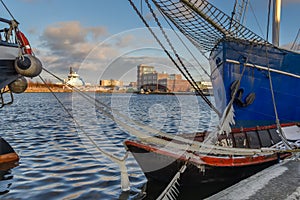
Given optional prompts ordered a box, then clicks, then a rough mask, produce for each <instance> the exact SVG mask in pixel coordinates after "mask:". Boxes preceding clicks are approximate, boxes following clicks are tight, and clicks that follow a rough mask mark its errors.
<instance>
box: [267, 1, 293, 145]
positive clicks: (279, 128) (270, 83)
mask: <svg viewBox="0 0 300 200" xmlns="http://www.w3.org/2000/svg"><path fill="white" fill-rule="evenodd" d="M271 3H272V1H271V0H269V6H268V23H267V36H266V41H268V39H269V29H270V17H271V16H270V15H271V14H270V13H271ZM265 47H266V59H267V68H268V78H269V85H270V91H271V97H272V103H273V109H274V114H275V123H276V126H277V131H278V134H279V136H280V138H281V140H282V142H283V143H284V145H285V146H286V148H287V149H292V147H291V145H290V144H289V142H288V141H287V139H286V137H285V136H284V133H283V130H282V128H281V125H280V121H279V117H278V112H277V104H276V100H275V94H274V89H273V81H272V75H271V69H270V62H269V53H268V44H267V42H266V43H265Z"/></svg>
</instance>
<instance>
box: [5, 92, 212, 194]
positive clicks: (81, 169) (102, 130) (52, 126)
mask: <svg viewBox="0 0 300 200" xmlns="http://www.w3.org/2000/svg"><path fill="white" fill-rule="evenodd" d="M56 95H57V98H58V99H59V100H60V101H61V103H62V104H63V106H62V105H61V104H60V103H59V102H58V101H57V99H56V98H55V97H54V96H53V95H52V94H51V93H25V94H20V95H15V102H14V104H13V105H11V106H6V107H4V108H2V109H1V110H0V115H1V119H2V122H1V124H0V127H1V129H0V130H1V137H3V138H4V139H5V140H7V141H8V142H9V143H10V144H11V146H12V147H13V148H14V149H15V151H16V152H17V153H18V154H19V156H20V161H19V164H18V165H17V166H15V167H14V168H12V169H9V170H4V169H0V199H31V200H32V199H142V198H144V199H152V198H155V197H153V195H152V194H149V193H148V194H147V193H145V187H146V183H147V180H146V178H145V176H144V175H143V173H142V171H141V169H140V168H139V166H138V164H137V163H136V161H135V160H134V159H133V157H132V156H131V155H129V157H128V158H127V159H126V166H127V169H128V174H129V179H130V183H131V188H130V191H128V192H122V190H121V188H120V181H121V179H120V169H119V166H118V165H117V164H116V163H114V162H113V161H111V160H110V159H109V158H107V157H106V156H105V155H103V154H101V153H100V152H99V149H97V148H96V147H95V144H96V145H97V147H98V148H101V149H102V150H104V151H106V152H108V153H110V154H113V155H115V156H117V157H119V158H122V157H124V155H125V153H126V150H125V148H124V145H123V142H124V141H125V140H126V139H137V138H136V137H135V136H134V135H132V134H131V133H130V132H128V131H127V130H125V129H124V127H122V126H121V125H120V124H118V123H115V122H114V121H113V120H111V119H110V118H109V115H108V114H107V112H108V113H109V114H111V116H113V117H114V118H116V119H119V118H122V117H120V114H121V116H123V117H124V116H126V117H127V118H128V119H132V120H135V121H137V122H139V123H143V124H146V125H148V126H150V127H152V128H156V129H158V130H160V131H164V132H168V133H170V134H178V133H191V134H192V133H195V132H197V131H204V130H208V129H213V125H215V124H216V115H215V114H214V113H212V112H211V111H210V109H209V108H208V107H207V106H206V105H205V104H204V103H203V102H202V100H201V99H200V98H199V97H196V96H194V95H137V94H93V93H91V94H89V95H91V96H95V97H96V99H97V100H98V101H100V102H104V103H105V104H107V105H109V106H110V107H112V108H113V109H114V111H112V112H111V111H109V109H107V108H103V106H101V104H97V103H95V102H94V103H93V102H92V103H88V102H87V101H86V100H85V99H83V98H82V97H81V96H80V95H78V94H77V93H57V94H56ZM64 108H66V109H67V111H66V110H64ZM105 109H106V110H105ZM71 116H72V117H71ZM128 119H127V120H128ZM133 126H134V125H133ZM135 126H139V125H137V124H135ZM135 128H137V129H140V127H135ZM87 136H88V137H87ZM91 140H92V141H91ZM196 199H197V198H196Z"/></svg>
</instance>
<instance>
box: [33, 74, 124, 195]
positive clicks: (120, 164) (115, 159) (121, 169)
mask: <svg viewBox="0 0 300 200" xmlns="http://www.w3.org/2000/svg"><path fill="white" fill-rule="evenodd" d="M39 78H40V79H41V80H42V82H43V83H44V84H45V85H46V86H47V88H48V90H49V91H50V92H51V94H52V95H53V96H54V97H55V99H56V100H57V101H58V103H59V104H60V105H61V106H62V108H63V109H64V110H65V112H66V113H67V114H68V115H69V116H70V118H71V119H72V120H73V121H74V123H75V124H76V126H77V127H78V129H80V131H81V132H82V133H83V134H84V135H85V136H86V137H87V138H88V140H89V141H90V142H91V143H92V144H93V145H94V147H95V148H96V149H97V150H98V151H99V152H100V153H102V154H103V155H105V156H106V157H107V158H109V159H110V160H111V161H113V162H115V163H116V164H118V165H119V167H120V171H121V188H122V190H123V191H128V190H130V183H129V178H128V172H127V167H126V163H125V160H126V158H127V157H128V151H127V152H126V154H125V156H124V157H123V158H122V159H120V158H118V157H116V156H114V155H113V154H110V153H108V152H106V151H104V150H103V149H101V148H100V147H99V146H98V145H97V143H96V142H95V141H94V140H93V139H92V138H91V137H90V136H89V135H88V133H86V132H85V131H84V130H83V129H82V127H81V126H80V124H79V122H78V121H77V120H76V119H75V118H74V117H73V115H72V113H71V112H70V111H69V110H68V109H67V108H66V107H65V105H64V104H63V103H62V102H61V101H60V99H59V98H58V97H57V95H56V94H55V93H54V92H53V91H52V89H51V88H50V86H49V85H48V83H47V82H46V81H45V80H44V79H43V78H42V77H41V76H39Z"/></svg>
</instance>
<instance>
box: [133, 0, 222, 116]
mask: <svg viewBox="0 0 300 200" xmlns="http://www.w3.org/2000/svg"><path fill="white" fill-rule="evenodd" d="M128 1H129V3H130V5H131V6H132V8H133V9H134V10H135V12H136V13H137V15H138V16H139V17H140V19H141V20H142V21H143V23H144V24H145V26H146V27H147V28H148V30H149V31H150V33H151V34H152V36H153V37H154V38H155V40H156V41H157V42H158V44H159V45H160V46H161V48H162V49H163V50H164V52H165V53H166V55H167V56H168V57H169V58H170V60H171V61H172V62H173V64H174V65H175V66H176V67H177V69H178V70H179V71H180V72H181V73H182V75H183V76H184V77H185V78H186V79H187V81H188V82H189V83H190V85H191V86H192V87H193V88H194V89H195V91H196V92H198V94H199V95H200V96H201V97H202V99H203V100H204V101H205V102H206V103H207V104H208V105H209V107H210V108H211V109H212V110H213V111H215V112H216V113H217V114H218V116H219V117H221V113H220V112H219V111H218V110H217V108H216V107H215V106H214V105H213V104H212V103H211V102H210V101H209V99H208V98H207V97H206V96H205V95H204V93H203V92H202V91H201V90H199V89H200V88H199V87H198V85H197V84H194V83H193V82H192V81H191V80H190V79H189V77H188V76H187V75H186V74H185V73H184V72H183V70H182V69H181V68H180V66H179V65H178V64H177V62H176V61H175V60H174V58H173V57H172V56H171V54H170V53H169V52H168V51H167V49H166V48H165V46H164V45H163V44H162V42H161V41H160V40H159V39H158V37H157V35H156V34H155V33H154V31H153V30H152V28H151V27H150V26H149V24H148V23H147V21H146V20H145V18H144V17H143V16H142V14H141V13H140V12H139V10H138V9H137V7H136V6H135V4H134V3H133V2H132V0H128ZM146 2H147V3H149V2H148V1H146ZM152 14H153V13H152ZM162 32H163V34H164V31H163V30H162ZM166 40H167V42H168V43H169V40H168V39H167V38H166ZM175 55H176V57H177V58H179V56H178V54H177V53H176V51H175ZM178 60H179V61H180V63H181V64H183V63H182V61H181V59H180V58H179V59H178ZM183 66H184V65H183ZM188 74H189V73H188ZM189 75H190V74H189ZM192 80H193V79H192Z"/></svg>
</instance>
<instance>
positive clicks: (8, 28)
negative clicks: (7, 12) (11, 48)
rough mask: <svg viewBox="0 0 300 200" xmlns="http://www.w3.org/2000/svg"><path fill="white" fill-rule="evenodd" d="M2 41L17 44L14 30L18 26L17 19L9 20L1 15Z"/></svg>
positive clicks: (0, 36) (0, 33) (0, 37)
mask: <svg viewBox="0 0 300 200" xmlns="http://www.w3.org/2000/svg"><path fill="white" fill-rule="evenodd" d="M0 22H2V23H1V26H0V41H1V43H8V44H17V41H16V39H15V35H14V30H15V29H16V28H17V26H18V22H17V21H15V20H8V19H5V18H1V17H0Z"/></svg>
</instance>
